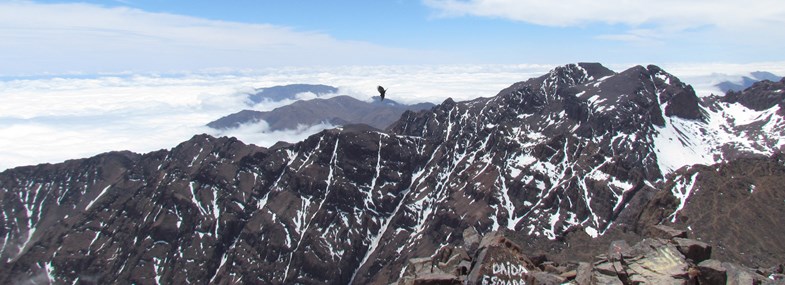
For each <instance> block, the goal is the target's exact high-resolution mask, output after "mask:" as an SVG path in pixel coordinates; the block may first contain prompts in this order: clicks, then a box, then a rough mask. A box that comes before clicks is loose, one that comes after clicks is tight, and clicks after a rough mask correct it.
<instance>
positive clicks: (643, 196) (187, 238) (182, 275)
mask: <svg viewBox="0 0 785 285" xmlns="http://www.w3.org/2000/svg"><path fill="white" fill-rule="evenodd" d="M696 98H697V97H696V96H695V94H694V92H693V91H692V88H691V87H689V85H686V84H684V83H682V82H680V81H678V79H676V78H675V77H673V76H672V75H669V74H667V73H666V72H665V71H663V70H661V69H660V68H658V67H656V66H648V67H643V66H636V67H633V68H630V69H628V70H625V71H622V72H620V73H616V72H613V71H611V70H609V69H607V68H605V67H602V66H601V65H599V64H586V63H581V64H572V65H567V66H562V67H558V68H555V69H554V70H553V71H551V72H550V73H548V74H546V75H544V76H542V77H539V78H533V79H529V80H527V81H524V82H520V83H516V84H514V85H512V86H511V87H510V88H508V89H505V90H503V91H502V92H500V93H499V94H498V95H497V96H494V97H491V98H479V99H475V100H471V101H466V102H455V101H453V100H451V99H448V100H445V101H444V103H442V104H440V105H438V106H436V107H434V108H432V109H430V110H423V111H419V112H411V111H410V112H406V113H404V114H403V115H402V116H401V118H400V120H398V121H397V122H395V123H394V124H393V125H391V127H390V128H389V129H388V130H387V131H380V130H378V129H375V128H372V127H368V126H365V127H363V126H357V125H352V126H346V127H343V128H336V129H331V130H325V131H322V132H320V133H318V134H315V135H313V136H311V137H309V138H308V139H306V140H304V141H302V142H297V143H294V144H280V145H277V146H275V147H273V148H270V149H267V148H261V147H256V146H253V145H246V144H244V143H242V142H240V141H238V140H236V139H231V138H213V137H210V136H206V135H198V136H195V137H193V138H192V139H190V140H189V141H186V142H184V143H182V144H180V145H178V146H177V147H175V148H173V149H171V150H161V151H157V152H152V153H148V154H133V153H128V152H117V153H108V154H102V155H98V156H96V157H93V158H89V159H80V160H73V161H68V162H65V163H61V164H55V165H39V166H30V167H20V168H15V169H11V170H7V171H4V172H2V173H0V188H1V189H2V191H1V192H0V195H1V196H0V198H1V199H0V203H2V209H0V226H1V227H0V242H2V245H0V262H2V263H3V264H2V266H0V283H12V282H16V281H26V280H30V279H35V280H43V281H44V282H46V281H47V280H48V281H49V282H52V283H74V282H92V281H95V282H97V283H117V282H133V283H138V284H153V283H167V284H181V283H194V282H204V283H212V284H230V283H232V284H233V283H269V284H290V283H301V284H347V283H352V284H388V283H389V282H391V281H394V280H397V279H398V278H399V277H400V276H401V272H404V270H403V269H404V267H407V265H408V264H410V259H411V258H415V257H423V256H429V257H431V256H432V254H433V253H434V252H437V250H438V249H442V248H445V249H446V248H452V249H453V250H451V251H450V252H449V253H442V254H441V255H440V256H441V257H440V258H439V259H438V261H439V262H437V263H436V265H437V267H438V266H458V267H459V268H465V269H467V270H466V272H471V271H470V270H469V267H470V265H469V266H467V265H466V263H465V262H463V261H466V259H465V258H464V257H463V255H462V254H460V250H457V249H456V248H458V247H460V246H461V245H467V246H466V248H467V249H470V250H474V246H476V247H477V248H485V249H486V252H491V251H492V250H490V249H488V248H489V247H488V246H487V243H486V245H485V247H483V245H482V244H483V243H482V240H481V239H480V238H479V236H480V235H486V236H487V234H488V233H490V232H494V231H495V232H508V233H513V234H512V235H506V236H505V238H506V239H509V240H511V241H515V242H516V243H517V244H519V245H520V248H521V252H523V251H524V250H525V249H530V248H534V249H537V250H542V251H543V254H542V255H540V254H538V255H535V256H534V257H538V256H545V254H547V255H552V254H554V253H560V252H561V253H563V252H566V251H567V249H569V248H585V249H586V251H585V252H584V253H583V254H591V255H596V253H595V252H592V251H593V250H596V248H597V246H596V245H598V244H603V247H604V246H606V245H605V244H604V242H606V241H607V242H608V244H610V242H611V241H613V240H616V239H618V238H619V237H627V236H632V237H639V236H640V234H641V233H642V232H644V231H646V230H647V229H648V227H649V226H651V225H655V224H662V223H665V224H670V223H675V224H676V225H678V226H680V228H686V229H688V230H689V231H690V233H695V232H698V233H700V235H699V236H701V237H706V238H705V239H704V240H702V241H703V242H706V243H709V244H712V245H713V247H712V256H713V257H714V258H718V259H720V260H726V261H732V262H741V263H742V265H745V266H751V265H749V263H747V262H746V261H754V262H757V264H758V266H760V267H764V268H767V267H769V266H772V265H773V263H774V262H775V260H777V259H778V258H780V259H781V258H782V257H783V256H785V252H782V251H781V250H780V246H779V245H778V244H772V242H771V241H776V240H777V239H776V237H779V236H781V235H782V234H783V233H785V231H783V229H782V228H781V227H777V226H771V225H772V224H778V223H777V221H776V217H779V216H782V215H772V214H771V213H779V212H781V211H784V210H783V206H782V204H776V203H777V202H778V201H780V202H781V201H785V200H783V199H785V198H778V197H781V194H782V191H778V190H777V189H776V188H774V187H769V186H764V185H767V183H771V184H769V185H776V184H775V183H778V182H777V181H780V180H779V179H781V177H782V171H781V170H782V168H783V165H784V164H782V158H780V156H772V155H771V154H772V153H773V152H774V150H775V149H776V148H777V147H781V146H782V145H781V144H779V142H778V141H779V140H778V139H776V138H773V137H768V136H769V134H770V133H771V134H773V136H776V135H777V134H778V133H777V132H778V130H779V129H778V128H779V126H780V125H778V124H779V123H780V122H779V121H772V122H768V123H766V124H764V125H765V126H769V127H771V129H766V131H762V132H759V133H757V135H759V136H762V137H764V138H766V139H759V140H758V141H760V142H761V143H758V144H754V145H753V144H740V145H742V146H739V147H737V145H736V144H723V143H719V142H718V143H717V144H714V145H700V143H702V142H703V141H704V140H711V139H713V138H715V137H714V136H718V134H720V131H717V130H716V129H712V128H714V125H713V124H715V123H717V122H718V121H717V117H716V116H717V114H720V113H722V112H723V110H728V108H746V107H744V106H742V105H739V104H736V103H728V102H720V101H714V102H713V103H712V104H713V105H712V104H708V105H707V104H706V102H702V101H700V98H698V99H696ZM696 100H697V101H696ZM385 102H386V100H385ZM695 102H701V104H698V105H696V104H695ZM718 112H719V113H718ZM749 112H755V111H754V110H751V109H750V111H749ZM722 114H728V113H722ZM725 119H728V118H725ZM728 120H730V119H728ZM751 125H754V124H753V123H750V124H746V125H744V126H747V127H748V128H751V127H750V126H751ZM721 126H722V128H723V130H724V131H723V132H725V133H722V134H726V135H728V136H730V135H731V134H741V135H739V136H738V137H733V138H734V139H735V142H736V143H739V142H742V140H741V139H737V140H736V138H745V139H750V137H747V136H746V135H748V134H750V132H748V131H744V132H741V131H739V129H737V128H736V126H737V125H721ZM769 130H772V132H768V131H769ZM704 146H705V148H704ZM720 146H721V147H720ZM731 150H734V151H735V153H736V155H735V156H733V157H734V158H736V157H743V156H744V155H745V154H750V155H752V156H754V157H757V158H748V159H751V160H742V159H739V160H737V161H738V162H737V163H738V164H734V162H724V161H723V162H720V163H719V164H716V165H714V163H715V159H716V160H722V159H727V158H728V157H731V156H728V155H726V154H727V153H729V152H731ZM680 151H683V152H680ZM701 151H703V152H702V153H703V154H705V156H687V155H689V154H691V153H692V154H694V153H696V152H701ZM764 155H765V157H766V158H762V157H764ZM755 159H758V160H755ZM760 159H768V160H767V162H765V163H760V162H762V161H763V160H760ZM745 161H746V162H745ZM693 163H703V164H705V165H712V166H695V167H691V168H682V167H683V166H685V165H689V164H693ZM778 163H779V164H778ZM698 172H700V174H696V173H698ZM737 178H739V179H737ZM741 178H743V179H741ZM749 181H753V182H754V183H753V184H754V185H756V186H755V188H754V189H752V190H750V189H751V188H749V185H750V184H748V183H747V182H749ZM713 183H717V187H714V188H713V187H708V186H707V185H712V184H713ZM695 185H706V187H704V186H700V187H701V188H700V189H701V190H699V191H698V190H695V189H693V188H692V187H693V186H695ZM739 187H742V188H739ZM696 189H697V188H696ZM704 189H706V190H704ZM726 189H727V190H726ZM749 192H752V193H749ZM745 193H749V195H748V194H745ZM725 195H728V196H725ZM727 197H733V198H740V199H727ZM713 203H716V205H723V207H720V208H718V209H722V210H719V211H718V216H717V217H722V219H712V218H711V217H712V216H711V215H704V216H701V214H700V213H702V212H707V211H714V210H710V209H713V206H711V205H713ZM729 203H734V205H744V206H745V207H747V208H744V209H739V208H736V210H737V211H735V212H734V214H733V215H731V214H729V213H728V212H723V211H726V210H730V209H734V208H733V206H731V205H728V204H729ZM738 210H742V211H740V212H739V211H738ZM759 211H770V212H765V213H764V212H759ZM736 213H739V214H736ZM756 216H758V217H762V218H758V219H757V220H755V217H756ZM674 219H675V220H674ZM698 221H700V222H698ZM740 221H743V222H744V223H743V225H744V229H742V228H741V227H740V226H737V225H740V224H741V223H739V222H740ZM722 222H726V223H728V224H730V225H734V226H732V227H730V228H731V230H732V232H731V234H730V235H728V238H730V237H734V238H739V241H747V242H748V243H741V242H739V243H732V242H730V241H725V240H723V237H721V236H719V235H718V234H717V233H719V232H720V230H719V228H720V226H721V225H722ZM690 229H691V230H690ZM722 229H723V230H725V228H722ZM744 231H747V232H752V233H754V234H760V235H759V237H760V238H759V239H758V238H757V237H755V236H754V235H750V236H752V237H745V236H743V233H745V232H744ZM715 234H716V235H715ZM674 236H675V235H674ZM764 238H765V239H768V240H769V241H768V242H767V241H765V240H764ZM756 242H760V243H756ZM630 243H633V240H630ZM505 244H506V243H505ZM758 245H765V246H768V247H770V248H763V246H758ZM685 248H686V252H696V253H695V255H692V254H693V253H690V255H692V256H693V257H690V258H691V259H692V258H695V259H702V258H703V257H700V256H701V255H700V253H699V252H701V251H700V250H697V251H695V250H693V249H691V245H687V244H683V245H682V250H684V249H685ZM676 249H677V251H678V249H679V247H676ZM740 249H743V250H740ZM469 252H470V251H469V250H467V255H470V254H469ZM527 252H528V251H527ZM668 252H670V251H668ZM742 253H743V254H742ZM489 254H490V253H489ZM679 254H681V253H679ZM491 255H493V254H491ZM455 256H458V257H457V258H456V257H455ZM509 257H510V258H508V259H509V260H510V262H512V259H515V258H518V257H517V255H511V256H509ZM533 259H534V260H531V262H532V264H534V265H535V266H537V268H540V271H542V272H543V273H537V274H536V275H533V276H534V277H532V278H535V277H536V278H535V279H536V280H558V279H559V278H565V279H568V277H566V276H571V275H572V274H566V273H567V272H569V271H572V270H575V273H574V275H575V279H576V280H584V279H585V278H587V275H586V274H582V273H581V271H580V270H579V269H580V268H584V269H585V268H586V265H583V266H581V265H582V264H572V265H569V264H568V263H565V262H563V261H562V260H561V259H560V260H557V259H555V258H554V259H553V260H551V261H552V262H554V263H552V264H549V266H546V265H548V264H545V262H546V261H543V260H542V259H541V258H533ZM431 262H433V261H431ZM556 262H558V263H556ZM687 262H690V261H687ZM565 264H568V265H569V266H565ZM546 267H547V269H546ZM414 268H415V269H416V268H417V267H416V266H415V267H414ZM527 268H528V267H527ZM723 268H725V267H723ZM415 269H413V270H415ZM421 269H422V268H421ZM497 269H498V268H497ZM493 270H494V269H493V267H491V268H490V271H491V272H492V271H493ZM500 270H501V269H500ZM527 270H528V269H527ZM725 270H726V272H728V270H730V269H728V268H726V269H725ZM415 271H416V270H415ZM442 271H444V270H442ZM518 271H520V270H518ZM535 271H536V270H535ZM562 271H563V272H562ZM584 271H585V270H584ZM479 272H480V273H483V274H484V272H487V269H486V270H481V271H479ZM507 272H510V270H509V269H507ZM516 272H517V271H516ZM553 272H561V273H559V274H552V273H553ZM444 273H448V274H449V273H450V272H444ZM480 273H478V274H477V275H478V276H479V275H480ZM467 274H470V273H467ZM548 274H550V275H548ZM562 274H565V276H562ZM590 275H591V274H590ZM731 275H732V274H731ZM554 276H558V277H554ZM443 277H444V276H432V278H433V280H444V281H443V282H452V281H450V280H449V279H444V278H443ZM589 277H591V276H589ZM532 280H534V279H532ZM530 281H531V280H530ZM44 282H42V283H44ZM440 282H442V281H440ZM532 282H533V281H532ZM538 282H540V281H538ZM541 282H546V281H541ZM547 282H550V281H547Z"/></svg>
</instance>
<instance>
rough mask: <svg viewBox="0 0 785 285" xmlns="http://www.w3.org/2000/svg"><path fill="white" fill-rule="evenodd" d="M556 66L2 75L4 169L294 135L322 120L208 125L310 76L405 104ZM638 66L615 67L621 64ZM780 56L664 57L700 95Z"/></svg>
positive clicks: (488, 89)
mask: <svg viewBox="0 0 785 285" xmlns="http://www.w3.org/2000/svg"><path fill="white" fill-rule="evenodd" d="M554 66H555V65H441V66H430V65H423V66H346V67H324V68H278V69H270V70H253V71H248V70H246V71H212V72H201V73H181V74H167V75H159V74H121V75H94V76H83V75H79V76H75V75H70V76H44V77H36V78H32V77H29V78H3V79H0V101H2V104H0V171H2V170H5V169H8V168H12V167H17V166H23V165H34V164H39V163H57V162H62V161H64V160H68V159H76V158H84V157H90V156H93V155H96V154H99V153H103V152H107V151H115V150H130V151H133V152H137V153H146V152H150V151H155V150H159V149H169V148H172V147H174V146H176V145H177V144H178V143H180V142H183V141H185V140H188V139H189V138H191V137H192V136H193V135H196V134H201V133H207V134H210V135H214V136H234V137H237V138H238V139H240V140H242V141H243V142H246V143H250V144H256V145H260V146H270V145H272V144H274V143H276V142H278V141H287V142H297V141H300V140H302V139H304V138H306V137H307V136H309V135H312V134H314V133H316V132H318V131H320V130H323V129H325V128H331V127H333V126H331V125H329V124H321V125H316V126H302V127H301V128H298V129H295V130H286V131H275V132H270V131H269V130H268V128H267V125H266V123H265V122H263V121H261V122H258V123H253V124H247V125H243V126H241V127H240V128H237V129H233V130H227V131H218V130H214V129H211V128H208V127H206V126H205V125H206V124H207V123H209V122H211V121H213V120H216V119H218V118H220V117H223V116H226V115H229V114H232V113H235V112H238V111H241V110H243V109H253V110H259V111H268V110H272V109H274V108H277V107H280V106H283V105H286V104H290V103H292V102H293V100H284V101H280V102H270V101H265V102H262V103H259V104H256V105H253V106H251V105H249V104H250V102H249V101H248V96H247V95H248V94H249V93H253V92H254V90H255V89H257V88H264V87H271V86H276V85H285V84H296V83H307V84H325V85H331V86H335V87H338V88H339V92H338V93H336V94H299V95H298V98H299V99H312V98H316V97H317V96H318V97H330V96H335V95H350V96H353V97H355V98H358V99H361V100H368V101H370V100H371V97H372V96H375V95H377V93H376V86H377V85H383V86H385V87H387V88H388V89H389V91H388V94H387V96H388V98H390V99H393V100H395V101H398V102H400V103H407V104H411V103H420V102H432V103H440V102H442V101H444V100H445V99H447V98H453V99H454V100H456V101H462V100H469V99H473V98H477V97H491V96H494V95H496V94H497V93H498V92H499V91H500V90H501V89H503V88H505V87H507V86H509V85H511V84H512V83H515V82H518V81H523V80H526V79H529V78H531V77H536V76H540V75H542V74H544V73H546V72H547V71H548V70H550V69H552V68H553V67H554ZM630 66H631V65H618V66H610V68H612V69H614V70H616V71H622V70H624V69H626V68H628V67H630ZM782 66H783V64H781V63H771V64H757V65H727V64H726V65H703V66H696V65H688V64H681V65H678V64H674V65H671V66H662V67H664V68H665V69H666V70H667V71H669V72H671V73H673V74H674V75H676V76H679V77H680V78H681V79H682V80H683V81H684V82H686V83H688V84H692V85H693V86H694V87H695V89H696V91H698V93H699V94H700V95H701V96H706V95H709V94H711V93H715V94H718V93H719V92H718V91H717V90H716V89H715V88H714V87H713V85H714V84H716V83H718V82H720V81H723V80H735V79H737V78H739V76H738V75H744V74H748V73H749V72H751V71H756V70H765V71H770V72H774V73H775V74H778V75H782V74H785V70H783V69H782Z"/></svg>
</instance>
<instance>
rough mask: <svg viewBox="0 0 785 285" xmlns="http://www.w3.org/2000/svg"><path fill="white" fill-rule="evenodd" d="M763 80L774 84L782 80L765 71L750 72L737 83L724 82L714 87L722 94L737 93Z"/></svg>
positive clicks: (780, 77)
mask: <svg viewBox="0 0 785 285" xmlns="http://www.w3.org/2000/svg"><path fill="white" fill-rule="evenodd" d="M763 80H768V81H774V82H776V81H780V80H782V76H777V75H775V74H773V73H771V72H767V71H755V72H751V73H750V74H749V76H742V77H741V78H740V80H739V81H730V80H726V81H723V82H720V83H717V84H716V86H717V88H719V89H720V90H721V91H722V92H728V91H736V92H738V91H742V90H744V89H747V88H749V87H750V86H752V84H754V83H755V82H758V81H763Z"/></svg>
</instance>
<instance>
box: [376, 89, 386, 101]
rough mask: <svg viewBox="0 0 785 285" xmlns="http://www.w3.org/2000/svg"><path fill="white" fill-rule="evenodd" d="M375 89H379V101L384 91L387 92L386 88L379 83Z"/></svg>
mask: <svg viewBox="0 0 785 285" xmlns="http://www.w3.org/2000/svg"><path fill="white" fill-rule="evenodd" d="M376 90H379V96H381V97H382V100H381V101H384V93H387V90H386V89H384V87H382V86H381V85H379V87H376Z"/></svg>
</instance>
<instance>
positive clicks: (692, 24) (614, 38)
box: [0, 0, 785, 76]
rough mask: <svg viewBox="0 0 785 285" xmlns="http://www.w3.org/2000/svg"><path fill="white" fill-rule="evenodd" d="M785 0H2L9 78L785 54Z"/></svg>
mask: <svg viewBox="0 0 785 285" xmlns="http://www.w3.org/2000/svg"><path fill="white" fill-rule="evenodd" d="M784 24H785V5H782V4H781V3H780V2H779V0H761V1H755V2H752V3H749V2H742V1H737V0H715V1H707V0H695V1H689V2H685V1H676V0H663V1H643V0H640V1H622V0H605V1H587V0H565V1H559V2H553V1H536V0H517V1H516V0H493V1H492V0H397V1H351V0H342V1H314V0H306V1H251V0H233V1H203V0H197V1H184V0H169V1H160V0H158V1H155V0H122V1H119V0H118V1H19V0H11V1H0V38H2V41H1V42H2V43H0V61H2V62H3V63H4V64H3V65H2V67H0V75H3V76H13V75H31V74H41V73H52V74H59V73H88V74H89V73H102V72H108V73H112V72H173V71H187V70H203V69H216V68H218V69H220V68H224V69H258V68H269V67H279V66H311V65H313V66H341V65H396V64H488V63H491V64H493V63H503V64H518V63H521V64H524V63H525V64H532V63H534V64H564V63H570V62H577V61H599V62H603V63H606V64H647V63H655V64H666V63H688V62H699V63H706V62H718V63H749V62H772V61H782V60H784V59H785V57H783V55H782V53H781V50H784V49H785V30H782V29H781V27H783V26H785V25H784Z"/></svg>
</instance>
